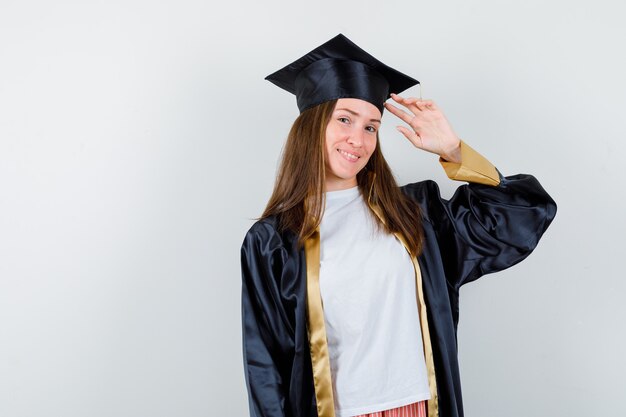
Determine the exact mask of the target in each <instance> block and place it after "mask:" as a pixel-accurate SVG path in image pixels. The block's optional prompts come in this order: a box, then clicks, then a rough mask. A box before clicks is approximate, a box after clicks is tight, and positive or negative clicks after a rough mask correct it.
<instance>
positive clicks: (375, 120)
mask: <svg viewBox="0 0 626 417" xmlns="http://www.w3.org/2000/svg"><path fill="white" fill-rule="evenodd" d="M340 110H344V111H347V112H348V113H352V114H353V115H355V116H360V114H359V113H357V112H355V111H354V110H350V109H345V108H341V109H335V111H340ZM370 122H378V123H381V122H380V119H370ZM381 124H382V123H381Z"/></svg>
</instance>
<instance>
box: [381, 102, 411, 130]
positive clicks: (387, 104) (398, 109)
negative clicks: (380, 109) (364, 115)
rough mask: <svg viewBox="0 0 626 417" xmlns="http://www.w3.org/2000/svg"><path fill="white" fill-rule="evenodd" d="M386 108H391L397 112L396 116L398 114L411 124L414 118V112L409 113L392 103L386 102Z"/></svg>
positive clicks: (393, 111) (392, 111) (390, 109)
mask: <svg viewBox="0 0 626 417" xmlns="http://www.w3.org/2000/svg"><path fill="white" fill-rule="evenodd" d="M385 108H386V109H387V110H389V111H390V112H391V113H393V114H395V115H396V116H398V117H399V118H400V119H401V120H402V121H403V122H405V123H406V124H408V125H410V124H411V121H412V120H413V118H414V116H415V115H414V114H409V113H407V112H405V111H404V110H402V109H400V108H398V107H396V106H394V105H393V104H391V103H385Z"/></svg>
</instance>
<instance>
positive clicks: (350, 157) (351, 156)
mask: <svg viewBox="0 0 626 417" xmlns="http://www.w3.org/2000/svg"><path fill="white" fill-rule="evenodd" d="M337 151H339V153H340V154H341V155H342V156H343V157H344V158H346V159H347V160H348V161H350V162H355V161H358V159H359V158H360V156H358V155H354V154H351V153H349V152H346V151H344V150H341V149H337Z"/></svg>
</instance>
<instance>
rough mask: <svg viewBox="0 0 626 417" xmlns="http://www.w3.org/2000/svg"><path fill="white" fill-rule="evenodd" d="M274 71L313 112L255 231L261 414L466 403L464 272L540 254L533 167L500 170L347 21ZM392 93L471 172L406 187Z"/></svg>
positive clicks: (254, 379) (355, 412)
mask: <svg viewBox="0 0 626 417" xmlns="http://www.w3.org/2000/svg"><path fill="white" fill-rule="evenodd" d="M268 79H269V80H270V81H272V82H273V83H275V84H276V85H278V86H280V87H281V88H284V89H286V90H287V91H290V92H291V93H294V94H295V95H296V98H297V103H298V107H299V109H300V112H301V113H300V116H299V117H298V118H297V119H296V121H295V122H294V125H293V127H292V128H291V131H290V133H289V136H288V138H287V143H286V146H285V149H284V154H283V160H282V163H281V166H280V168H279V172H278V176H277V180H276V185H275V188H274V192H273V195H272V197H271V198H270V200H269V202H268V205H267V207H266V209H265V212H264V213H263V215H262V216H261V219H260V220H259V221H257V222H256V223H255V224H254V225H253V226H252V227H251V228H250V230H249V231H248V233H247V235H246V237H245V240H244V242H243V245H242V277H243V284H242V319H243V353H244V368H245V376H246V384H247V388H248V393H249V403H250V414H251V416H258V417H261V416H263V417H269V416H271V417H275V416H307V417H308V416H318V417H331V416H337V417H352V416H363V415H365V416H396V415H398V416H400V415H420V416H425V415H426V413H427V414H428V416H431V417H432V416H441V417H457V416H462V415H463V409H462V402H461V389H460V378H459V369H458V359H457V349H456V326H457V323H458V305H459V303H458V294H459V288H460V286H461V285H462V284H464V283H467V282H470V281H473V280H475V279H477V278H479V277H480V276H482V275H484V274H487V273H491V272H496V271H499V270H502V269H505V268H507V267H509V266H512V265H514V264H515V263H517V262H519V261H521V260H522V259H524V258H525V257H526V256H528V255H529V254H530V252H531V251H532V250H533V249H534V248H535V246H536V245H537V243H538V240H539V238H540V237H541V235H542V234H543V232H544V231H545V230H546V228H547V227H548V225H549V224H550V222H551V221H552V219H553V218H554V215H555V213H556V205H555V204H554V201H553V200H552V199H551V198H550V196H549V195H548V194H547V193H546V192H545V191H544V190H543V188H542V187H541V185H540V184H539V183H538V182H537V180H536V179H535V178H533V177H532V176H529V175H517V176H511V177H502V176H501V175H500V173H499V172H498V171H497V170H496V168H495V167H494V166H493V165H491V163H489V162H488V161H487V160H485V159H484V158H483V157H482V156H480V155H479V154H478V153H477V152H475V151H474V150H473V149H472V148H470V147H469V146H468V145H467V144H466V143H464V142H463V141H461V140H460V139H459V138H458V136H457V135H456V133H455V132H454V130H453V129H452V128H451V126H450V124H449V123H448V121H447V120H446V118H445V116H444V115H443V113H442V112H441V110H440V109H439V108H438V107H437V106H436V105H435V103H434V102H432V101H430V100H420V99H416V98H403V97H401V96H399V95H397V94H396V93H400V92H401V91H403V90H404V89H406V88H408V87H410V86H411V85H415V84H417V81H416V80H413V79H412V78H410V77H407V76H406V75H404V74H401V73H399V72H398V71H396V70H394V69H392V68H390V67H388V66H386V65H385V64H383V63H381V62H380V61H378V60H376V59H375V58H374V57H372V56H371V55H369V54H368V53H367V52H365V51H363V50H362V49H360V48H359V47H358V46H356V45H355V44H353V43H352V42H351V41H349V40H348V39H347V38H345V37H344V36H343V35H339V36H337V37H335V38H333V39H331V40H330V41H328V42H326V43H325V44H323V45H321V46H320V47H318V48H316V49H314V50H313V51H311V52H310V53H308V54H307V55H305V56H303V57H302V58H300V59H299V60H297V61H295V62H293V63H291V64H289V65H287V66H286V67H285V68H283V69H281V70H279V71H277V72H276V73H274V74H272V75H270V76H268ZM389 96H391V98H392V99H393V101H394V102H395V103H396V105H394V104H390V103H385V100H386V99H387V98H388V97H389ZM397 105H401V106H403V107H404V109H401V108H400V107H398V106H397ZM384 109H387V110H389V111H390V112H391V113H392V114H394V115H395V116H397V117H399V118H400V119H401V120H403V121H404V122H406V123H407V124H408V126H409V127H410V128H407V127H400V128H399V130H400V132H401V133H403V134H404V136H405V137H407V139H408V140H410V141H411V143H412V144H413V145H415V147H417V148H419V149H422V150H426V151H428V152H432V153H435V154H437V155H439V156H440V162H441V164H442V165H443V167H444V169H445V170H446V173H447V174H448V176H449V177H450V178H452V179H455V180H462V181H467V182H469V184H466V185H463V186H461V187H459V189H458V190H457V191H456V193H455V194H454V196H453V197H452V198H451V199H450V200H445V199H443V198H441V196H440V194H439V190H438V187H437V185H436V184H435V183H434V182H432V181H422V182H418V183H414V184H409V185H406V186H404V187H398V186H397V185H396V183H395V181H394V179H393V175H392V174H391V171H390V169H389V167H388V165H387V163H386V162H385V159H384V157H383V155H382V152H381V149H380V144H379V140H378V129H379V127H380V123H381V116H382V113H383V110H384Z"/></svg>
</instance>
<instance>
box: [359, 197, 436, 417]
mask: <svg viewBox="0 0 626 417" xmlns="http://www.w3.org/2000/svg"><path fill="white" fill-rule="evenodd" d="M371 207H372V210H373V211H374V213H376V215H377V216H378V218H379V219H380V221H382V222H383V224H384V223H385V219H384V218H383V216H382V213H381V212H380V208H379V207H378V206H376V205H373V204H372V205H371ZM394 236H395V237H396V239H398V240H399V241H400V242H401V243H402V245H403V246H404V248H405V249H406V251H407V252H408V253H409V256H411V252H410V251H409V246H408V245H407V243H406V241H405V240H404V237H403V236H402V235H401V234H400V233H394ZM411 262H412V263H413V269H415V288H416V292H417V308H418V311H419V316H420V327H421V328H422V343H423V346H424V359H425V360H426V373H427V375H428V387H429V389H430V400H428V417H438V416H439V396H438V395H437V378H436V375H435V359H434V356H433V347H432V344H431V342H430V331H429V330H428V316H427V312H426V303H425V302H424V292H423V288H422V271H421V269H420V266H419V263H418V262H417V258H416V257H414V256H411Z"/></svg>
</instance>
